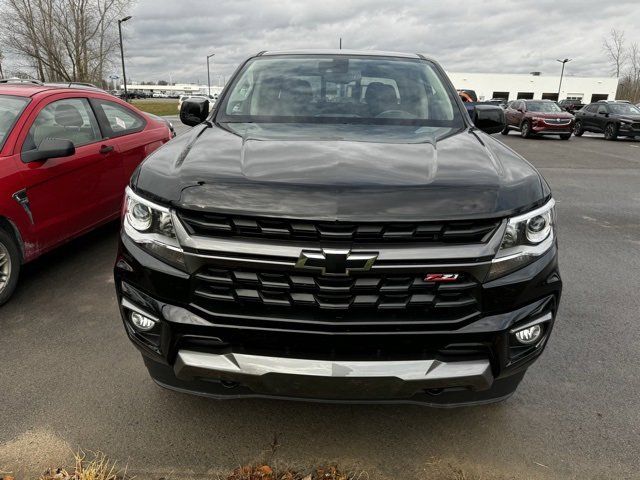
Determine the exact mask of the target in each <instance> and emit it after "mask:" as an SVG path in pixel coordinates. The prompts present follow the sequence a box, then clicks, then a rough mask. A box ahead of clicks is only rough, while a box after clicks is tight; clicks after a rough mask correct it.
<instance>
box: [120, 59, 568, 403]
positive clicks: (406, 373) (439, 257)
mask: <svg viewBox="0 0 640 480" xmlns="http://www.w3.org/2000/svg"><path fill="white" fill-rule="evenodd" d="M208 110H209V108H208V101H207V100H206V99H197V98H193V99H188V100H186V101H185V102H184V103H183V105H182V108H181V114H180V115H181V119H182V121H183V122H184V123H186V124H187V125H190V126H193V128H192V129H191V131H190V132H188V133H186V134H184V135H181V136H178V137H177V138H176V139H174V140H172V141H171V142H169V143H168V144H166V145H165V146H163V147H162V148H160V149H159V150H157V151H156V152H154V153H153V154H152V155H150V156H149V157H148V158H147V160H146V161H145V162H144V163H143V164H142V165H141V166H140V168H139V169H138V170H137V171H136V172H135V173H134V175H133V177H132V178H131V182H130V185H129V188H128V189H127V193H126V199H125V207H124V220H123V229H122V232H121V236H120V247H119V253H118V256H117V260H116V265H115V283H116V289H117V298H118V302H119V307H120V311H121V314H122V318H123V322H124V326H125V329H126V332H127V334H128V335H129V338H130V339H131V341H132V342H133V343H134V344H135V345H136V347H137V348H138V349H139V350H140V351H141V352H142V355H143V358H144V362H145V364H146V366H147V368H148V370H149V372H150V374H151V376H152V378H153V379H154V380H155V381H156V382H157V383H158V384H160V385H161V386H164V387H167V388H170V389H174V390H178V391H181V392H191V393H197V394H201V395H208V396H212V397H215V398H225V397H226V398H238V397H259V396H270V397H282V398H290V399H307V400H308V399H312V400H317V401H340V402H371V401H377V402H419V403H423V404H429V405H440V406H452V405H467V404H478V403H487V402H494V401H499V400H502V399H505V398H507V397H508V396H509V395H511V394H512V393H513V392H514V390H515V389H516V387H517V386H518V384H519V383H520V381H521V380H522V378H523V376H524V374H525V372H526V370H527V368H528V367H529V366H530V365H531V364H532V363H533V362H534V361H535V359H536V358H537V357H538V356H539V355H540V354H541V353H542V351H543V349H544V348H545V345H546V344H547V341H548V339H549V337H550V334H551V331H552V328H553V325H554V321H555V318H556V312H557V310H558V304H559V300H560V292H561V286H562V282H561V280H560V275H559V272H558V263H557V243H556V233H555V221H556V220H555V213H554V200H553V198H552V195H551V191H550V189H549V186H548V185H547V182H546V181H545V180H544V179H543V178H542V176H541V175H540V174H539V173H538V172H537V171H536V169H535V168H534V167H533V166H531V164H529V163H528V162H527V161H526V160H524V159H523V158H522V157H520V156H519V155H518V154H516V153H515V152H514V151H513V150H511V149H510V148H508V147H506V146H505V145H503V144H502V143H500V142H499V141H498V140H497V139H496V138H494V137H492V136H491V135H489V133H497V132H500V131H501V130H502V129H503V128H504V126H505V123H504V112H503V110H502V109H501V108H500V107H497V106H492V105H476V106H475V108H474V110H473V112H472V116H469V115H468V114H467V111H466V110H465V107H464V104H463V103H462V101H461V99H460V98H459V96H458V94H457V92H456V90H455V89H454V87H453V85H452V84H451V82H450V81H449V79H448V78H447V76H446V74H445V73H444V71H443V69H442V68H441V67H440V66H439V65H438V64H437V63H436V62H434V61H433V60H430V59H427V58H425V57H423V56H421V55H413V54H397V53H376V52H368V51H366V52H360V51H348V50H339V51H321V52H317V51H295V52H263V53H261V54H258V55H256V56H254V57H251V58H250V59H248V60H247V61H246V62H244V63H243V64H242V65H241V66H240V68H239V69H238V71H237V72H236V74H235V75H234V76H233V78H232V79H231V81H230V83H229V85H228V86H227V87H226V88H225V90H224V91H223V93H222V94H221V96H220V99H219V100H218V102H217V103H216V105H215V107H214V108H213V111H212V112H211V113H209V111H208Z"/></svg>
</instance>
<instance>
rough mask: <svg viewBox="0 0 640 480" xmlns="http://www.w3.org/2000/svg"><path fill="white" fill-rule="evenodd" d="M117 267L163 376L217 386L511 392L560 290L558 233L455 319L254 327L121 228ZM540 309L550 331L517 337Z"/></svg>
mask: <svg viewBox="0 0 640 480" xmlns="http://www.w3.org/2000/svg"><path fill="white" fill-rule="evenodd" d="M451 268H452V269H456V268H457V269H458V270H464V269H465V268H469V269H470V271H474V272H475V270H477V269H478V268H479V267H478V266H470V267H464V266H456V265H451ZM115 279H116V289H117V294H118V301H119V304H120V310H121V313H122V317H123V321H124V325H125V328H126V331H127V334H128V335H129V338H130V339H131V340H132V341H133V343H134V344H135V345H136V346H137V347H138V349H139V350H140V351H141V353H142V354H143V357H144V360H145V364H146V366H147V368H148V370H149V372H150V374H151V376H152V378H153V379H154V380H155V381H156V382H157V383H158V384H160V385H162V386H164V387H167V388H171V389H174V390H178V391H184V392H190V393H195V394H200V395H207V396H213V397H216V398H239V397H263V396H268V397H276V398H288V399H298V400H314V401H340V402H358V403H361V402H372V401H373V402H393V403H399V402H417V403H421V404H428V405H433V406H458V405H467V404H479V403H488V402H493V401H498V400H501V399H504V398H506V397H508V396H509V395H511V394H512V393H513V391H514V390H515V389H516V387H517V386H518V384H519V382H520V380H521V379H522V378H523V376H524V374H525V372H526V369H527V368H528V367H529V366H530V365H531V364H532V363H533V362H534V361H535V359H536V358H537V357H538V356H539V355H540V354H541V353H542V351H543V350H544V347H545V346H546V343H547V340H548V338H549V335H550V334H551V331H552V329H553V323H554V321H555V314H556V311H557V306H558V302H559V298H560V293H561V281H560V277H559V274H558V267H557V251H556V247H555V245H554V246H553V247H552V248H551V249H550V250H549V251H548V252H547V253H546V254H544V255H543V256H541V257H540V258H539V259H538V260H536V261H535V262H533V263H532V264H530V265H528V266H526V267H524V268H522V269H520V270H518V271H516V272H513V273H511V274H509V275H507V276H504V277H501V278H498V279H496V280H493V281H491V282H487V283H483V284H482V285H481V288H482V304H483V308H482V310H483V315H482V316H481V317H480V318H477V319H475V320H474V321H471V322H469V323H466V324H464V325H462V326H456V327H455V328H454V329H444V328H439V329H434V330H428V331H413V332H408V331H398V332H393V331H385V332H384V333H381V334H376V333H375V332H373V333H372V332H360V331H353V330H351V331H350V330H349V329H345V330H340V331H332V332H318V331H307V330H302V329H299V330H296V329H293V328H288V329H279V328H265V327H263V326H261V327H260V328H255V327H252V326H247V324H246V322H245V321H244V320H245V319H240V318H239V317H238V318H235V317H229V316H225V315H222V314H205V313H203V312H202V310H200V309H198V308H196V307H195V306H194V305H192V304H191V303H190V301H189V298H190V291H191V288H192V285H191V282H192V280H193V279H192V277H191V276H190V275H189V274H187V273H185V272H182V271H180V270H178V269H175V268H173V267H171V266H169V265H168V264H166V263H164V262H162V261H160V260H158V259H157V258H155V257H153V256H151V255H150V254H149V253H147V252H146V251H145V250H143V249H141V248H140V247H139V246H138V245H137V244H135V243H134V242H132V241H131V240H130V239H129V238H128V237H127V236H126V235H124V234H123V235H122V236H121V242H120V250H119V255H118V260H117V262H116V267H115ZM131 311H139V312H143V313H146V314H148V315H149V316H150V317H153V318H156V319H158V320H159V323H158V326H157V328H155V329H154V330H153V331H150V332H140V331H138V330H136V328H135V327H134V326H133V325H132V323H131V321H130V313H131ZM532 321H540V322H541V323H542V324H543V325H544V336H543V338H542V340H541V341H540V342H539V343H538V344H536V345H533V346H531V347H527V348H522V347H519V346H517V345H514V341H513V335H512V334H511V333H510V332H511V331H512V330H513V329H514V328H517V326H518V325H525V324H528V323H531V322H532Z"/></svg>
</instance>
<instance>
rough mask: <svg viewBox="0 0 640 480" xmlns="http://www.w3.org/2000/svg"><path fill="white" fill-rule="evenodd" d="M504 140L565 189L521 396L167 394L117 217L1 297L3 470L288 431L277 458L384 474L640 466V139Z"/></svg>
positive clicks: (257, 444)
mask: <svg viewBox="0 0 640 480" xmlns="http://www.w3.org/2000/svg"><path fill="white" fill-rule="evenodd" d="M498 137H499V138H500V139H501V140H504V141H505V142H506V143H507V144H508V145H510V146H511V147H512V148H514V149H515V150H516V151H518V152H519V153H521V154H523V155H524V156H525V157H526V158H528V159H529V160H530V161H531V162H532V163H533V164H534V165H535V166H536V167H538V168H539V169H540V170H541V172H542V173H543V174H544V175H545V177H546V178H547V180H548V181H549V183H550V184H551V187H552V189H553V190H554V194H555V197H556V199H557V202H558V207H557V208H558V216H559V223H560V226H559V236H560V244H561V270H562V274H563V279H564V282H565V290H564V295H563V299H562V304H561V309H560V314H559V318H558V321H557V324H556V328H555V331H554V336H553V338H552V340H551V342H550V344H549V346H548V348H547V350H546V352H545V354H544V355H543V357H542V358H541V360H540V361H538V363H537V364H535V365H534V366H533V367H532V368H531V369H530V371H529V373H528V374H527V376H526V377H525V379H524V382H523V383H522V384H521V386H520V388H519V390H518V391H517V392H516V394H515V395H514V396H513V397H512V398H511V399H509V400H508V401H507V402H504V403H502V404H496V405H490V406H483V407H475V408H463V409H455V410H436V409H429V408H423V407H418V406H371V405H364V406H354V405H351V406H346V405H319V404H310V403H292V402H284V401H275V400H273V401H268V400H241V401H225V402H218V401H213V400H209V399H204V398H198V397H191V396H186V395H182V394H178V393H174V392H169V391H165V390H163V389H161V388H159V387H157V386H156V385H155V384H154V383H153V382H152V381H151V380H150V378H149V377H148V375H147V372H146V370H145V368H144V366H143V364H142V360H141V358H140V356H139V354H138V353H137V351H136V350H135V349H134V348H133V347H132V346H131V345H130V344H129V341H128V340H127V338H126V336H125V333H124V330H123V328H122V325H121V321H120V317H119V314H118V311H117V307H116V302H115V293H114V286H113V279H112V274H111V270H112V266H113V261H114V256H115V248H116V238H117V230H118V225H109V226H106V227H104V228H102V229H100V230H98V231H96V232H94V233H92V234H90V235H87V236H86V237H84V238H82V239H79V240H77V241H74V242H72V243H71V244H70V245H68V246H66V247H64V248H61V249H59V250H57V251H55V252H53V253H51V254H49V255H47V256H45V257H44V258H42V259H40V260H38V261H37V262H35V263H33V264H31V265H29V266H27V267H26V269H25V271H24V275H23V277H22V279H21V283H20V285H19V287H18V290H17V292H16V295H15V296H14V298H13V300H12V301H11V302H10V303H8V304H7V305H5V306H3V307H0V352H1V357H2V361H1V367H0V472H2V471H14V472H24V473H30V474H31V475H36V476H37V475H38V474H40V473H42V472H41V470H42V468H43V466H44V465H52V462H56V461H59V459H60V458H61V457H64V458H68V456H69V452H70V450H74V449H77V448H83V449H85V450H100V451H102V452H105V453H107V454H108V455H109V456H111V457H113V458H116V459H119V460H120V462H121V463H128V469H129V471H132V472H135V473H136V475H138V476H139V477H141V478H146V477H153V478H160V477H167V476H168V475H171V476H173V477H174V478H175V477H178V478H181V472H187V473H188V474H193V475H198V474H205V473H208V474H211V473H216V472H223V471H228V470H230V469H233V468H235V467H236V466H238V465H240V464H244V463H247V462H250V461H253V460H256V459H258V458H260V457H261V456H262V455H264V453H265V452H267V451H271V447H270V443H271V442H272V441H273V439H274V435H277V440H278V443H279V444H280V446H279V447H278V449H277V452H276V459H277V460H278V461H280V462H284V463H289V464H294V465H312V464H315V463H317V462H321V463H327V462H338V463H340V464H341V465H346V466H352V467H355V468H357V469H362V470H365V471H367V472H368V473H369V478H419V477H420V475H421V473H423V472H426V471H430V470H429V469H430V468H431V466H432V465H433V463H434V459H439V460H438V461H442V462H447V463H450V464H452V465H455V466H459V467H462V468H464V469H466V470H467V471H471V472H482V473H483V475H485V476H483V477H482V478H487V476H486V475H487V474H495V475H504V476H507V477H509V478H512V477H516V478H543V479H546V478H554V479H567V478H581V479H583V478H589V479H594V478H601V479H611V478H616V479H617V478H640V443H639V441H638V439H639V438H640V437H639V435H640V395H639V392H640V376H638V374H637V366H638V365H639V364H640V349H638V344H639V342H640V329H639V328H638V312H639V311H640V296H639V295H638V290H639V289H640V276H639V275H638V272H639V271H640V255H638V248H639V247H640V189H639V187H638V186H639V185H640V141H625V140H622V141H618V142H606V141H604V140H603V139H602V138H599V137H586V136H585V137H582V138H572V139H571V140H570V141H568V142H567V141H561V140H558V139H555V138H548V139H532V140H526V139H522V138H520V137H519V136H517V135H516V134H515V133H512V134H511V135H509V136H508V137H502V136H500V135H498ZM399 472H402V477H400V476H398V475H399ZM364 478H366V477H364ZM488 478H492V477H490V476H489V477H488Z"/></svg>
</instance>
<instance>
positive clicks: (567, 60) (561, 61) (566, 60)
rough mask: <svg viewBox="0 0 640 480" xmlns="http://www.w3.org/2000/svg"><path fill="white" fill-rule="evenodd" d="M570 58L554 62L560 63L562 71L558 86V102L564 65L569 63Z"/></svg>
mask: <svg viewBox="0 0 640 480" xmlns="http://www.w3.org/2000/svg"><path fill="white" fill-rule="evenodd" d="M570 61H571V59H570V58H565V59H564V60H556V62H560V63H561V64H562V71H561V72H560V85H558V101H560V89H562V77H563V76H564V65H565V63H568V62H570Z"/></svg>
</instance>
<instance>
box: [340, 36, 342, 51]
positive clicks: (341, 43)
mask: <svg viewBox="0 0 640 480" xmlns="http://www.w3.org/2000/svg"><path fill="white" fill-rule="evenodd" d="M340 50H342V37H340Z"/></svg>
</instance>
